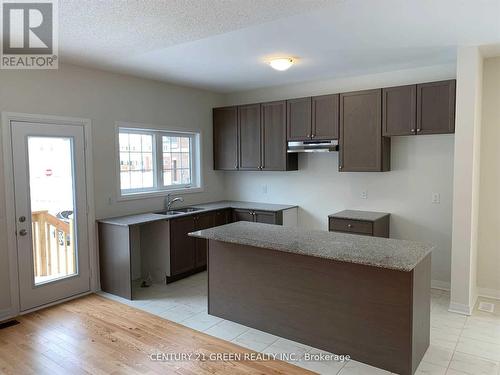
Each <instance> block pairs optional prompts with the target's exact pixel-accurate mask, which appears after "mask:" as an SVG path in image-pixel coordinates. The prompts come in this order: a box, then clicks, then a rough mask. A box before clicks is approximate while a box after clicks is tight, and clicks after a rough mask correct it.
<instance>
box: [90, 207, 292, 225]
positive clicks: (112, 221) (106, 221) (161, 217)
mask: <svg viewBox="0 0 500 375" xmlns="http://www.w3.org/2000/svg"><path fill="white" fill-rule="evenodd" d="M224 202H225V201H220V203H221V204H222V203H224ZM236 202H239V201H228V203H236ZM217 203H219V202H207V203H199V204H193V205H189V206H184V207H199V208H203V206H204V205H215V204H217ZM241 203H244V204H252V203H255V204H264V205H276V206H282V208H276V209H257V208H254V209H255V210H259V211H269V212H278V211H286V210H290V209H292V208H298V207H299V206H298V205H286V204H274V203H262V202H243V201H241ZM179 208H182V207H179ZM225 209H245V208H241V207H236V205H232V204H227V205H223V204H222V205H221V206H219V207H207V208H203V209H202V210H199V211H193V212H185V213H182V214H178V215H162V214H156V213H155V212H143V213H138V214H132V215H123V216H114V217H109V218H103V219H97V220H96V222H98V223H100V224H108V225H116V226H123V227H128V226H131V225H141V224H146V223H152V222H155V221H162V220H172V219H177V218H180V217H186V216H192V215H196V214H201V213H205V212H212V211H218V210H225ZM248 209H251V208H248ZM173 210H174V211H175V208H173ZM141 215H157V216H158V217H152V218H151V219H149V220H142V221H137V222H135V223H125V222H119V220H123V219H124V218H133V217H135V216H141Z"/></svg>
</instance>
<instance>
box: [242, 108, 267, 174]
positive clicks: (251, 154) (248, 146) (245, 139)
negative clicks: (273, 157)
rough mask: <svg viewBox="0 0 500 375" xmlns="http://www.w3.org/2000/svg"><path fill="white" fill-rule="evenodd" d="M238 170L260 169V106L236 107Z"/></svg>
mask: <svg viewBox="0 0 500 375" xmlns="http://www.w3.org/2000/svg"><path fill="white" fill-rule="evenodd" d="M238 129H239V139H238V146H239V157H240V158H239V169H242V170H259V169H260V167H261V154H262V152H261V148H260V147H261V138H262V137H261V126H260V104H253V105H246V106H241V107H238Z"/></svg>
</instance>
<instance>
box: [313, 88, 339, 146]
mask: <svg viewBox="0 0 500 375" xmlns="http://www.w3.org/2000/svg"><path fill="white" fill-rule="evenodd" d="M311 138H312V139H315V140H316V139H317V140H330V139H338V138H339V95H338V94H336V95H322V96H314V97H313V98H312V129H311Z"/></svg>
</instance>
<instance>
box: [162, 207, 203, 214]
mask: <svg viewBox="0 0 500 375" xmlns="http://www.w3.org/2000/svg"><path fill="white" fill-rule="evenodd" d="M200 210H203V208H198V207H183V208H176V209H175V210H169V211H160V212H155V213H156V214H159V215H168V216H172V215H181V214H187V213H190V212H196V211H200Z"/></svg>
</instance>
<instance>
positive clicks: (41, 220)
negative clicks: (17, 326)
mask: <svg viewBox="0 0 500 375" xmlns="http://www.w3.org/2000/svg"><path fill="white" fill-rule="evenodd" d="M11 134H12V150H13V151H12V156H13V168H14V187H15V211H16V234H17V254H18V267H19V297H20V304H21V311H25V310H29V309H32V308H35V307H38V306H42V305H45V304H48V303H51V302H54V301H57V300H60V299H64V298H68V297H71V296H74V295H77V294H80V293H84V292H86V291H89V290H90V270H89V244H88V228H87V191H86V180H85V176H86V175H85V146H84V145H85V135H84V134H85V133H84V128H83V126H75V125H55V124H40V123H29V122H20V121H19V122H16V121H13V122H11Z"/></svg>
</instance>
